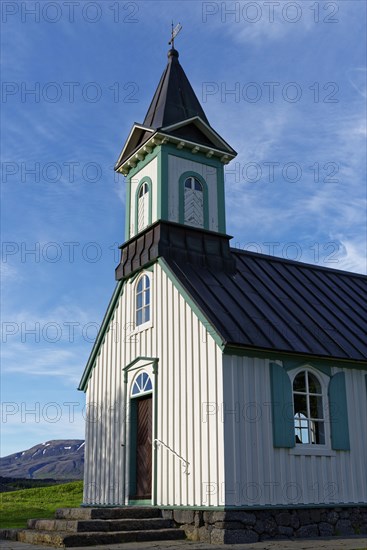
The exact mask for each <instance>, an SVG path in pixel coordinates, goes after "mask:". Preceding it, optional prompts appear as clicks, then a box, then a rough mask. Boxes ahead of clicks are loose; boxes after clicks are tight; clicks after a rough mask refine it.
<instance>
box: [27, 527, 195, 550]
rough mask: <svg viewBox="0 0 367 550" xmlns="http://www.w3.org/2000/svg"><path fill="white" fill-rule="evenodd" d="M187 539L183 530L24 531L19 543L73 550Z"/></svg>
mask: <svg viewBox="0 0 367 550" xmlns="http://www.w3.org/2000/svg"><path fill="white" fill-rule="evenodd" d="M184 538H185V532H184V531H183V530H182V529H173V528H172V529H153V530H147V529H146V530H144V531H123V532H117V533H116V532H110V533H106V532H104V533H101V532H94V533H70V532H67V531H38V530H35V529H22V530H20V531H18V535H17V539H18V541H19V542H25V543H28V544H41V545H42V544H44V545H48V546H53V547H55V548H72V547H78V546H96V545H104V544H120V543H124V542H144V541H156V540H179V539H184Z"/></svg>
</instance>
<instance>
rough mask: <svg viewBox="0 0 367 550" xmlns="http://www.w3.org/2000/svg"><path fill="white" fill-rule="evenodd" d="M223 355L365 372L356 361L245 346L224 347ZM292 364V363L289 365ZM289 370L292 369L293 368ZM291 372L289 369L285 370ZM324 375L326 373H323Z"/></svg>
mask: <svg viewBox="0 0 367 550" xmlns="http://www.w3.org/2000/svg"><path fill="white" fill-rule="evenodd" d="M223 353H224V354H225V355H236V356H238V357H257V358H259V359H269V360H274V361H282V362H283V363H284V361H288V360H289V361H294V362H299V363H300V365H302V364H304V363H310V362H312V364H314V363H315V361H316V362H317V365H318V367H319V370H321V368H320V367H321V365H324V366H325V367H327V366H330V367H337V368H339V369H348V368H349V369H357V370H365V371H367V363H366V362H365V361H361V362H360V363H359V362H356V361H350V360H348V359H345V360H343V359H333V358H332V357H320V356H319V355H304V354H301V353H299V354H297V353H291V352H286V351H275V350H266V349H263V348H253V347H251V348H250V347H246V346H233V345H226V346H225V347H224V349H223ZM289 364H292V363H289ZM291 368H294V367H293V366H292V367H291ZM287 370H291V369H287ZM325 374H326V373H325Z"/></svg>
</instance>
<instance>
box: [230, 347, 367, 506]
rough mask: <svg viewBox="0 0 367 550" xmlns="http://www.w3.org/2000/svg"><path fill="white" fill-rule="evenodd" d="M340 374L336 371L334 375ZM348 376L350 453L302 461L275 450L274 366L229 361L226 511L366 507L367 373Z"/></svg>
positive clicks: (256, 361) (348, 372) (290, 453)
mask: <svg viewBox="0 0 367 550" xmlns="http://www.w3.org/2000/svg"><path fill="white" fill-rule="evenodd" d="M309 364H311V365H312V361H309ZM340 370H341V369H337V368H333V369H332V374H335V373H336V372H339V371H340ZM343 370H344V372H345V377H346V391H347V405H348V420H349V436H350V445H351V447H350V451H331V452H330V453H329V455H331V456H315V455H297V454H294V449H287V448H274V447H273V432H272V418H271V406H270V403H271V394H270V371H269V361H268V360H266V359H256V358H248V357H238V356H235V355H232V356H226V357H225V358H224V360H223V384H224V394H223V395H224V399H223V407H224V409H225V408H227V413H225V414H224V416H223V418H222V420H223V423H224V441H225V445H224V449H225V479H226V481H225V486H224V487H223V490H222V491H221V498H220V502H221V504H222V505H223V504H226V505H234V506H240V505H246V506H255V505H256V506H259V505H286V506H292V505H298V504H305V505H308V504H309V505H311V504H320V505H323V504H333V503H361V502H366V501H367V476H366V471H367V437H366V426H367V394H366V387H365V384H364V377H365V374H366V371H363V370H357V369H343ZM233 410H235V414H233V413H232V411H233Z"/></svg>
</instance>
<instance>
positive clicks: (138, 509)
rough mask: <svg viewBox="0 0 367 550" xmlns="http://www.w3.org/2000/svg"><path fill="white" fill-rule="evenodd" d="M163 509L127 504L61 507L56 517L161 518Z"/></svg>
mask: <svg viewBox="0 0 367 550" xmlns="http://www.w3.org/2000/svg"><path fill="white" fill-rule="evenodd" d="M159 517H161V511H160V510H159V509H158V508H154V507H152V506H126V507H122V508H59V509H58V510H56V513H55V518H56V519H70V520H78V519H81V520H88V519H129V518H131V519H143V518H159Z"/></svg>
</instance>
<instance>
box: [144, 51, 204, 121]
mask: <svg viewBox="0 0 367 550" xmlns="http://www.w3.org/2000/svg"><path fill="white" fill-rule="evenodd" d="M178 57H179V54H178V51H177V50H175V49H171V50H169V52H168V63H167V66H166V68H165V70H164V72H163V74H162V77H161V79H160V81H159V84H158V87H157V89H156V92H155V94H154V97H153V99H152V102H151V104H150V107H149V109H148V112H147V114H146V116H145V119H144V122H143V125H144V126H147V127H149V128H156V129H158V128H164V127H165V126H170V125H172V124H177V123H178V122H182V121H183V120H188V119H190V118H193V117H199V118H201V120H203V121H204V122H206V124H209V121H208V119H207V118H206V115H205V113H204V110H203V108H202V106H201V105H200V103H199V100H198V98H197V97H196V95H195V92H194V90H193V88H192V86H191V84H190V82H189V80H188V78H187V76H186V74H185V71H184V70H183V68H182V67H181V65H180V62H179V60H178Z"/></svg>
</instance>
